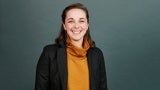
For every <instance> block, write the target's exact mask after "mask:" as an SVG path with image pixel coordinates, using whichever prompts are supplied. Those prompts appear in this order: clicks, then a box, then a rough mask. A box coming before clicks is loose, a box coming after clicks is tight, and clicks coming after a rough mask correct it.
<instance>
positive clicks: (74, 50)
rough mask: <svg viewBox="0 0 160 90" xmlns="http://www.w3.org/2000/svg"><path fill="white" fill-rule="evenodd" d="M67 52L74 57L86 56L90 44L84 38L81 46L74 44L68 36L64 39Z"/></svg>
mask: <svg viewBox="0 0 160 90" xmlns="http://www.w3.org/2000/svg"><path fill="white" fill-rule="evenodd" d="M66 46H67V53H69V54H71V55H73V56H75V57H78V58H80V57H82V58H83V57H86V54H87V50H88V49H89V48H90V45H89V43H88V41H87V40H86V39H84V41H83V48H81V47H78V46H75V45H73V44H72V43H71V40H70V38H69V37H67V39H66Z"/></svg>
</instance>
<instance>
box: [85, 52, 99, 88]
mask: <svg viewBox="0 0 160 90" xmlns="http://www.w3.org/2000/svg"><path fill="white" fill-rule="evenodd" d="M95 55H96V54H95V53H94V51H93V50H92V49H89V50H88V53H87V57H88V68H89V76H90V89H91V90H95V87H96V84H95V79H94V78H95V75H96V72H95V67H96V66H97V65H95V64H96V62H95V60H96V56H95Z"/></svg>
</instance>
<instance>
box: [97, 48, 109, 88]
mask: <svg viewBox="0 0 160 90" xmlns="http://www.w3.org/2000/svg"><path fill="white" fill-rule="evenodd" d="M99 61H100V84H99V85H100V86H99V88H100V89H99V90H108V88H107V76H106V68H105V61H104V56H103V53H102V51H101V50H100V52H99Z"/></svg>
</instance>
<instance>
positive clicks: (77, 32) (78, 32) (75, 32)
mask: <svg viewBox="0 0 160 90" xmlns="http://www.w3.org/2000/svg"><path fill="white" fill-rule="evenodd" d="M72 32H73V34H80V33H81V31H72Z"/></svg>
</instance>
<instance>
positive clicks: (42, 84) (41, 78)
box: [35, 47, 50, 90]
mask: <svg viewBox="0 0 160 90" xmlns="http://www.w3.org/2000/svg"><path fill="white" fill-rule="evenodd" d="M49 62H50V61H49V56H48V50H47V47H44V48H43V51H42V53H41V56H40V58H39V60H38V63H37V68H36V78H35V79H36V80H35V90H49Z"/></svg>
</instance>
